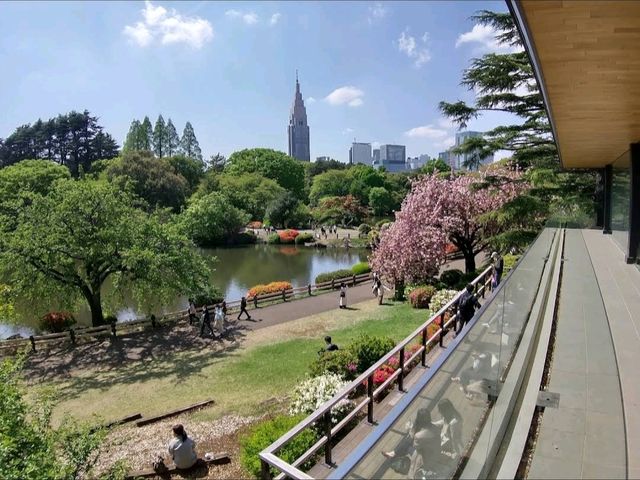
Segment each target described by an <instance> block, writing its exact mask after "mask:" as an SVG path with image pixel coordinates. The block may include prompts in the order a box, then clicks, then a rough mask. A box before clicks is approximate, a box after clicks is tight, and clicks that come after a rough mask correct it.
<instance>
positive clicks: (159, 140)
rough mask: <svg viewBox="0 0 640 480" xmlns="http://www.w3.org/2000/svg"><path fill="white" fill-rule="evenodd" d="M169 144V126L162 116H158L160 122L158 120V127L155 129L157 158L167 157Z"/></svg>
mask: <svg viewBox="0 0 640 480" xmlns="http://www.w3.org/2000/svg"><path fill="white" fill-rule="evenodd" d="M167 143H168V132H167V126H166V125H165V123H164V118H162V115H158V120H156V125H155V127H154V128H153V153H155V154H156V157H158V158H162V157H166V156H167V150H168V148H167V147H168V145H167Z"/></svg>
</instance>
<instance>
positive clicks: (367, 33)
mask: <svg viewBox="0 0 640 480" xmlns="http://www.w3.org/2000/svg"><path fill="white" fill-rule="evenodd" d="M481 9H491V10H498V11H506V5H505V4H504V3H503V2H501V1H500V2H479V1H478V2H471V1H469V2H435V1H433V2H432V1H429V2H340V3H338V2H335V3H334V2H318V3H314V2H160V1H158V2H155V1H154V2H148V1H147V2H0V71H2V72H3V73H2V75H0V92H1V93H0V99H1V101H0V109H1V110H2V115H0V137H6V136H7V135H9V134H10V133H11V132H12V131H13V130H14V129H15V128H16V127H17V126H18V125H21V124H24V123H32V122H34V121H35V120H37V119H38V118H43V119H46V118H49V117H52V116H55V115H56V114H58V113H66V112H68V111H70V110H79V111H81V110H84V109H88V110H89V111H91V112H92V113H93V114H94V115H97V116H99V117H100V122H101V124H102V125H104V126H105V128H106V130H107V131H108V132H109V133H111V134H112V135H113V136H114V137H115V138H116V140H117V141H118V142H119V143H120V144H122V142H123V140H124V137H125V135H126V133H127V131H128V129H129V125H130V123H131V120H132V119H134V118H139V119H141V118H142V117H144V115H149V117H150V118H151V121H152V122H154V123H155V120H156V118H157V116H158V114H160V113H161V114H162V115H163V116H164V118H165V120H166V119H167V118H169V117H170V118H171V119H172V120H173V122H174V124H175V125H176V128H177V129H178V130H179V133H181V132H182V129H183V127H184V124H185V122H186V121H191V123H192V124H193V126H194V129H195V132H196V135H197V137H198V140H199V142H200V146H201V147H202V150H203V154H205V156H207V157H208V156H209V155H212V154H214V153H216V152H221V153H222V154H224V155H229V154H230V153H232V152H233V151H235V150H238V149H241V148H249V147H271V148H276V149H279V150H283V151H286V148H287V129H286V127H287V123H288V115H289V109H290V106H291V102H292V100H293V93H294V86H295V70H296V69H298V70H299V76H300V83H301V89H302V94H303V97H304V99H305V103H306V105H307V114H308V118H309V126H310V130H311V157H312V159H315V157H317V156H321V155H328V156H331V157H334V158H336V159H338V160H342V161H346V160H347V159H348V149H349V146H350V143H351V141H353V139H354V138H355V139H357V141H361V142H371V143H374V142H375V143H399V144H404V145H407V154H408V155H410V156H416V155H419V154H422V153H428V154H430V155H432V156H433V155H437V153H438V152H439V151H441V150H443V149H445V148H446V147H447V146H449V145H450V144H451V143H452V140H453V136H454V133H455V129H454V128H453V127H452V126H451V125H450V124H448V122H446V121H445V120H444V119H443V118H442V117H441V116H440V115H439V113H438V110H437V104H438V102H439V101H440V100H445V99H446V100H450V101H454V100H457V99H462V100H467V101H469V100H472V99H473V97H474V93H473V92H469V91H467V90H466V89H463V88H462V87H460V86H459V82H460V78H461V73H462V70H463V69H464V68H465V67H466V66H468V64H469V60H470V59H471V58H473V57H474V56H479V55H481V54H482V53H485V52H487V51H496V50H497V49H498V47H497V46H496V45H495V44H494V43H493V41H492V32H491V31H490V29H487V28H481V27H480V26H477V25H474V24H473V22H472V21H471V20H470V19H469V17H470V16H471V15H472V14H473V13H474V12H475V11H477V10H481ZM505 120H507V121H508V119H505V117H504V116H501V115H499V114H494V115H492V116H488V117H484V118H482V119H480V120H477V121H474V122H473V123H471V124H470V126H469V128H470V129H473V130H480V131H483V130H487V129H489V128H491V127H493V126H495V125H497V124H499V123H501V122H504V121H505ZM375 143H374V145H375Z"/></svg>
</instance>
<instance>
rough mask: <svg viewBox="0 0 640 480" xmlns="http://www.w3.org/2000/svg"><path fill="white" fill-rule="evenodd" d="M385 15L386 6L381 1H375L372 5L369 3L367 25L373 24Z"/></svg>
mask: <svg viewBox="0 0 640 480" xmlns="http://www.w3.org/2000/svg"><path fill="white" fill-rule="evenodd" d="M386 16H387V8H386V7H385V6H384V5H383V4H382V3H381V2H376V3H374V4H373V5H369V12H368V15H367V21H368V22H369V25H373V24H374V23H376V22H378V21H380V20H382V19H383V18H384V17H386Z"/></svg>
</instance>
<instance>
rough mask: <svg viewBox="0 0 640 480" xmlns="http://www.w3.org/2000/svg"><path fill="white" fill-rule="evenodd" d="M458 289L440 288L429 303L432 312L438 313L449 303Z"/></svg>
mask: <svg viewBox="0 0 640 480" xmlns="http://www.w3.org/2000/svg"><path fill="white" fill-rule="evenodd" d="M457 294H458V291H457V290H438V291H437V292H436V293H435V294H434V295H433V296H432V297H431V302H430V303H429V310H431V313H434V314H435V313H437V312H438V310H440V309H441V308H442V307H444V306H445V305H446V304H447V303H449V302H450V301H451V300H452V299H453V298H454V297H455V296H456V295H457Z"/></svg>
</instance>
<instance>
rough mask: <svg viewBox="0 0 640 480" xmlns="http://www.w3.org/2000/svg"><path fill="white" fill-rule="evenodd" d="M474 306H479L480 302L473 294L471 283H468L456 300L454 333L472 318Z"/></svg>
mask: <svg viewBox="0 0 640 480" xmlns="http://www.w3.org/2000/svg"><path fill="white" fill-rule="evenodd" d="M476 308H480V303H479V302H478V300H477V299H476V297H475V295H474V294H473V285H472V284H468V285H467V287H466V288H465V289H464V291H463V292H462V294H461V295H460V298H458V302H457V309H458V316H457V317H456V335H457V334H459V333H460V331H461V330H462V328H463V327H464V326H465V325H466V324H467V323H468V322H469V320H471V319H472V318H473V315H474V313H475V312H476Z"/></svg>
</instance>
